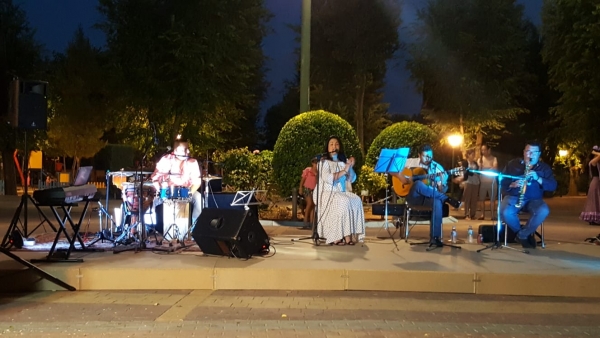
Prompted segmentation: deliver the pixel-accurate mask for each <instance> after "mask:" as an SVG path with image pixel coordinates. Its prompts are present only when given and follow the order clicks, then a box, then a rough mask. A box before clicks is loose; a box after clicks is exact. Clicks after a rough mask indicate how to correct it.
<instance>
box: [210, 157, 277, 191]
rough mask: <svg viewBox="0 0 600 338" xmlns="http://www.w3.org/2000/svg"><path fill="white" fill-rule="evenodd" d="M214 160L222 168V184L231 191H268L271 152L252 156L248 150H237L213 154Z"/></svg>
mask: <svg viewBox="0 0 600 338" xmlns="http://www.w3.org/2000/svg"><path fill="white" fill-rule="evenodd" d="M214 159H215V161H217V162H219V163H220V166H221V167H222V168H223V171H224V172H223V183H224V184H226V185H227V186H229V187H230V188H231V189H232V190H235V191H239V190H243V191H249V190H252V189H257V190H269V181H270V180H271V178H272V175H273V167H272V164H271V163H272V161H273V152H272V151H269V150H265V151H261V152H260V153H258V154H253V153H252V152H250V151H249V150H248V148H239V149H232V150H228V151H227V152H224V153H215V157H214Z"/></svg>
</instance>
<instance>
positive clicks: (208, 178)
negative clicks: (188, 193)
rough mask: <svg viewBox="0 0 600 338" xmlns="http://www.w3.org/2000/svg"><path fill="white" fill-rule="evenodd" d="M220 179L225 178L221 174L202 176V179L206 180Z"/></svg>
mask: <svg viewBox="0 0 600 338" xmlns="http://www.w3.org/2000/svg"><path fill="white" fill-rule="evenodd" d="M220 179H223V177H221V176H205V177H202V180H203V181H206V182H208V181H212V180H220Z"/></svg>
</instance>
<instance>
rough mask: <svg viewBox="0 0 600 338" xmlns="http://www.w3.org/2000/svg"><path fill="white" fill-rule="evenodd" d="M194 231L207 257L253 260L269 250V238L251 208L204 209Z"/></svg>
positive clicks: (194, 236)
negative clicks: (255, 256) (254, 256)
mask: <svg viewBox="0 0 600 338" xmlns="http://www.w3.org/2000/svg"><path fill="white" fill-rule="evenodd" d="M196 222H197V223H196V226H195V227H194V231H193V232H192V237H193V238H194V241H196V243H197V244H198V246H199V247H200V250H202V252H203V253H205V254H207V255H219V256H230V257H237V258H250V257H252V256H253V255H257V254H262V253H264V252H266V251H268V250H269V247H270V243H269V236H268V235H267V233H266V232H265V229H264V228H263V227H262V225H261V224H260V221H259V220H258V214H256V213H255V212H254V211H253V210H252V209H249V210H239V209H218V208H205V209H204V210H202V213H201V214H200V217H198V220H197V221H196Z"/></svg>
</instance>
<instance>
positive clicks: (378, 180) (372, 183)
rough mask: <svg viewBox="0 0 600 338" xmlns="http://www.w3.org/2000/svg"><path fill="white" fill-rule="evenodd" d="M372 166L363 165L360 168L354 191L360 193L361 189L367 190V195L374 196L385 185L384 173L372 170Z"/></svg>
mask: <svg viewBox="0 0 600 338" xmlns="http://www.w3.org/2000/svg"><path fill="white" fill-rule="evenodd" d="M373 170H374V168H373V167H371V166H368V165H366V164H365V165H363V166H362V168H361V169H360V175H359V176H358V179H357V183H356V193H357V194H359V195H360V193H361V191H362V190H367V191H368V192H369V196H375V195H377V193H378V192H379V191H381V190H383V189H385V187H386V186H387V182H386V181H385V175H384V174H378V173H376V172H375V171H373Z"/></svg>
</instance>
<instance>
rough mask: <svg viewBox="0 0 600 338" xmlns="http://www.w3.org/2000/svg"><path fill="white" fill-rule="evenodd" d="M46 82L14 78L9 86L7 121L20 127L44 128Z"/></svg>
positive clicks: (46, 121)
mask: <svg viewBox="0 0 600 338" xmlns="http://www.w3.org/2000/svg"><path fill="white" fill-rule="evenodd" d="M47 86H48V83H47V82H42V81H18V80H14V81H13V82H12V83H11V86H10V97H9V99H10V107H9V119H8V120H9V123H10V124H11V125H12V126H13V127H15V128H21V129H46V127H47V124H48V102H47V99H46V90H47Z"/></svg>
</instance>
